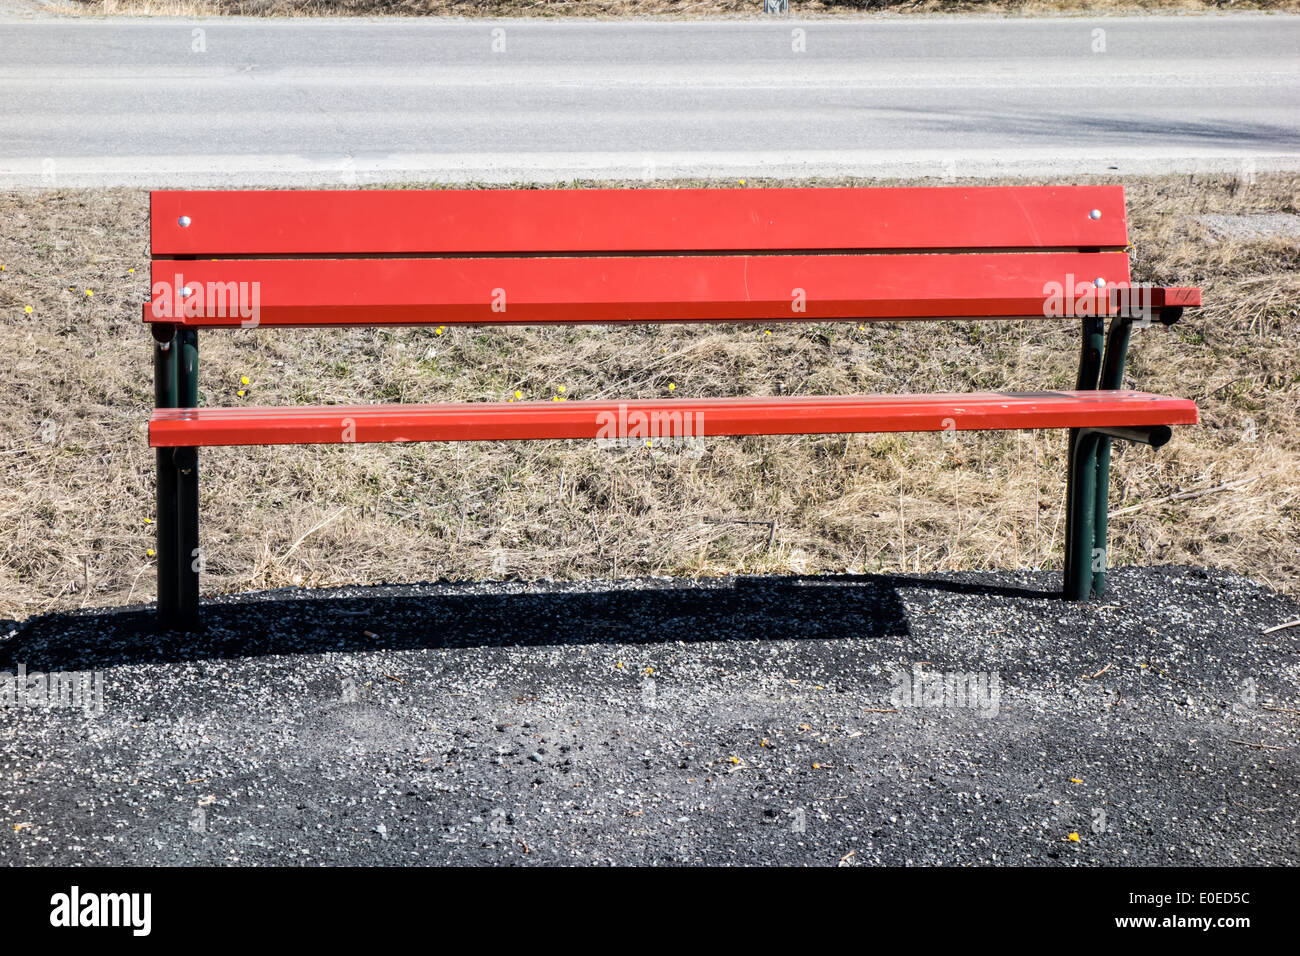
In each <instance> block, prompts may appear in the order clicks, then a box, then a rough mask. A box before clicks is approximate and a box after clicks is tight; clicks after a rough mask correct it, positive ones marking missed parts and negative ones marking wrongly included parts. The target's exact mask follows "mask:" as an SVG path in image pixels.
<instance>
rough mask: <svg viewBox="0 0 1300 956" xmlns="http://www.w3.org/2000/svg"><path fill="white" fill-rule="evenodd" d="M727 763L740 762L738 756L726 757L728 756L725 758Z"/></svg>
mask: <svg viewBox="0 0 1300 956" xmlns="http://www.w3.org/2000/svg"><path fill="white" fill-rule="evenodd" d="M727 763H729V764H738V763H740V758H739V757H728V758H727Z"/></svg>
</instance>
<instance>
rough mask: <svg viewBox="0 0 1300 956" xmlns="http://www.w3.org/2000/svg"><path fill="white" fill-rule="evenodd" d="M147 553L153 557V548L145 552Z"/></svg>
mask: <svg viewBox="0 0 1300 956" xmlns="http://www.w3.org/2000/svg"><path fill="white" fill-rule="evenodd" d="M145 554H146V555H148V556H149V557H151V558H152V557H153V548H150V549H149V550H148V551H146V552H145Z"/></svg>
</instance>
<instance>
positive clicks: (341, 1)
mask: <svg viewBox="0 0 1300 956" xmlns="http://www.w3.org/2000/svg"><path fill="white" fill-rule="evenodd" d="M57 6H59V7H60V8H62V9H66V10H69V11H70V12H71V11H79V12H86V13H92V14H102V15H112V14H152V15H159V16H219V15H222V14H231V15H239V16H460V17H643V16H654V17H674V16H682V17H715V16H749V17H760V16H762V15H763V14H762V9H763V4H762V0H69V2H64V3H59V4H57ZM790 9H791V12H792V13H793V14H794V15H795V16H828V15H829V16H835V15H845V14H847V15H860V14H864V13H896V14H937V13H987V14H1002V15H1006V16H1027V15H1032V14H1053V13H1105V14H1121V13H1127V14H1141V13H1167V12H1202V13H1203V12H1209V11H1219V12H1231V13H1237V12H1240V11H1243V10H1275V11H1296V10H1300V0H792V2H791V3H790Z"/></svg>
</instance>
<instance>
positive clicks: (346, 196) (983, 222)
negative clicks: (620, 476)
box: [150, 186, 1128, 257]
mask: <svg viewBox="0 0 1300 956" xmlns="http://www.w3.org/2000/svg"><path fill="white" fill-rule="evenodd" d="M1094 213H1095V215H1094ZM182 217H185V219H186V220H187V221H188V225H187V226H181V225H180V222H181V221H182ZM150 220H151V221H150V228H151V235H152V241H153V255H154V256H158V257H166V256H196V257H213V256H216V257H222V256H243V257H258V256H313V255H319V256H330V255H333V256H363V255H371V256H382V255H408V256H409V255H456V254H461V255H464V254H471V255H472V254H488V255H492V254H496V255H529V254H552V255H553V254H557V253H575V254H584V253H586V254H590V253H624V254H626V253H647V252H675V251H682V252H687V251H698V252H721V251H736V252H764V251H801V250H802V251H807V250H880V249H891V250H913V249H1040V248H1041V249H1078V248H1101V249H1106V248H1109V249H1117V248H1122V247H1123V246H1125V245H1126V244H1127V242H1128V230H1127V226H1126V223H1125V214H1124V189H1123V187H1122V186H982V187H964V186H963V187H937V188H936V187H923V188H872V189H855V188H835V189H816V188H789V189H536V190H533V189H490V190H472V189H470V190H463V189H462V190H457V189H447V190H303V191H163V192H154V193H152V195H151V211H150Z"/></svg>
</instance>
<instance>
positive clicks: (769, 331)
mask: <svg viewBox="0 0 1300 956" xmlns="http://www.w3.org/2000/svg"><path fill="white" fill-rule="evenodd" d="M763 334H764V335H771V334H772V330H771V329H764V330H763Z"/></svg>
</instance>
